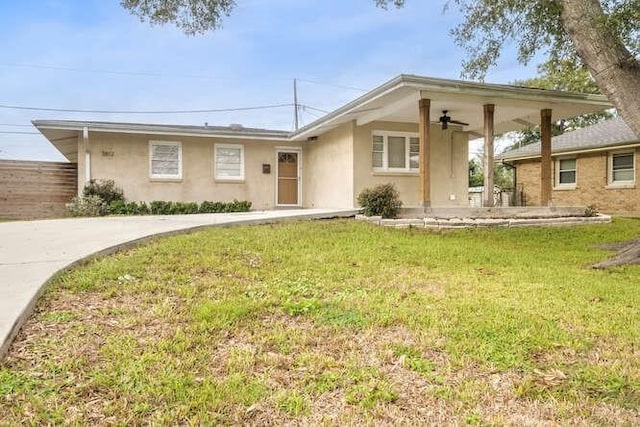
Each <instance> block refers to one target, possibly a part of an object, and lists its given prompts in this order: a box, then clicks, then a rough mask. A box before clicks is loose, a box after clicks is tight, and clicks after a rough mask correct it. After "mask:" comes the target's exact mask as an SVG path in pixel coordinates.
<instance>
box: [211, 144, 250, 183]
mask: <svg viewBox="0 0 640 427" xmlns="http://www.w3.org/2000/svg"><path fill="white" fill-rule="evenodd" d="M214 170H215V177H216V179H221V180H243V179H244V145H241V144H215V148H214Z"/></svg>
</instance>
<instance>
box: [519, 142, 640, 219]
mask: <svg viewBox="0 0 640 427" xmlns="http://www.w3.org/2000/svg"><path fill="white" fill-rule="evenodd" d="M638 153H639V152H638V150H636V183H637V182H638V179H639V178H640V175H639V174H638V167H637V156H638ZM607 156H608V153H607V152H597V153H590V154H581V155H578V156H577V157H576V160H577V162H576V168H577V182H576V188H575V189H557V188H554V190H553V192H552V200H553V204H554V205H556V206H589V205H593V206H595V207H596V208H597V209H598V210H599V211H601V212H605V213H614V214H615V213H617V214H628V213H640V189H638V188H637V185H636V186H635V187H633V188H614V187H611V186H608V176H607V165H608V157H607ZM516 167H517V181H518V186H519V187H520V186H522V188H523V190H524V193H525V198H526V203H527V205H528V206H536V205H539V204H540V160H539V159H533V160H527V161H521V162H517V163H516ZM554 167H555V158H554ZM554 177H555V173H554Z"/></svg>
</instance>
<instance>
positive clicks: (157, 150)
mask: <svg viewBox="0 0 640 427" xmlns="http://www.w3.org/2000/svg"><path fill="white" fill-rule="evenodd" d="M149 176H150V177H151V178H160V179H181V178H182V144H181V143H180V142H168V141H149Z"/></svg>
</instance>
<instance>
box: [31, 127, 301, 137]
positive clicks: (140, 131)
mask: <svg viewBox="0 0 640 427" xmlns="http://www.w3.org/2000/svg"><path fill="white" fill-rule="evenodd" d="M34 126H35V127H36V128H37V129H38V130H67V131H76V132H82V131H83V128H85V127H87V128H88V129H89V130H90V131H92V132H104V133H129V134H137V135H168V136H187V137H199V138H229V139H260V140H269V141H289V138H288V137H287V136H283V137H279V136H275V135H274V136H270V135H269V136H268V135H260V134H227V133H224V132H211V133H201V132H180V131H168V130H166V131H162V130H153V129H150V128H147V129H133V128H108V127H92V126H91V124H87V125H85V126H82V125H77V126H75V125H74V126H69V125H39V124H35V123H34Z"/></svg>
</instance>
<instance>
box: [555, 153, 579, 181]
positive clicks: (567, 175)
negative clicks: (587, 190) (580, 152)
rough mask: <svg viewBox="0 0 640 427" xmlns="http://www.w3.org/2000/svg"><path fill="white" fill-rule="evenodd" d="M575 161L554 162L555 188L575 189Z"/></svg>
mask: <svg viewBox="0 0 640 427" xmlns="http://www.w3.org/2000/svg"><path fill="white" fill-rule="evenodd" d="M577 178H578V177H577V160H576V158H575V157H574V158H566V159H558V160H556V186H557V187H575V186H576V183H577V182H578V181H577Z"/></svg>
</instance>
